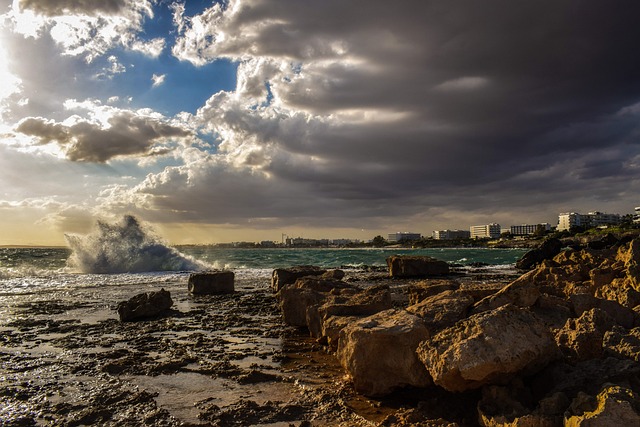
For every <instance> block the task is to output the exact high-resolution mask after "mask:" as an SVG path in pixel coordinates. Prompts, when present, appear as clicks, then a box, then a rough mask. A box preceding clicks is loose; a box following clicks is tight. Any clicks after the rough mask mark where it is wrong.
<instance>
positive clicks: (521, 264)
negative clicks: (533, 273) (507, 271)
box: [516, 238, 563, 270]
mask: <svg viewBox="0 0 640 427" xmlns="http://www.w3.org/2000/svg"><path fill="white" fill-rule="evenodd" d="M562 247H563V244H562V242H561V241H560V240H558V239H555V238H552V239H545V240H544V241H543V242H542V244H540V246H539V247H537V248H535V249H532V250H530V251H528V252H527V253H525V254H524V255H523V256H522V258H520V259H519V260H518V261H516V268H517V269H519V270H529V269H531V268H533V267H535V266H537V265H538V264H540V263H541V262H542V261H544V260H546V259H552V258H553V257H554V256H556V255H557V254H558V253H560V251H561V250H562Z"/></svg>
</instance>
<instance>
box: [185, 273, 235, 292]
mask: <svg viewBox="0 0 640 427" xmlns="http://www.w3.org/2000/svg"><path fill="white" fill-rule="evenodd" d="M234 279H235V274H234V273H233V271H206V272H202V273H192V274H191V275H190V276H189V283H188V286H189V292H191V293H192V294H198V295H219V294H232V293H233V292H234V290H235V289H234Z"/></svg>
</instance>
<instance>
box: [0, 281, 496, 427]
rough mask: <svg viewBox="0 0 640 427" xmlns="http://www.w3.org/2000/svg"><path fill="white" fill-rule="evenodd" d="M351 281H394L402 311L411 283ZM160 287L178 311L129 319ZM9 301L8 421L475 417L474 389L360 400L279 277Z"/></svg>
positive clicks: (5, 332)
mask: <svg viewBox="0 0 640 427" xmlns="http://www.w3.org/2000/svg"><path fill="white" fill-rule="evenodd" d="M348 279H349V280H353V281H356V283H360V284H363V285H365V286H366V285H367V284H368V283H380V282H385V283H387V282H388V283H389V284H391V286H392V289H393V290H394V298H395V300H396V303H397V304H398V305H399V306H401V305H403V304H404V303H405V301H406V294H405V292H404V291H405V289H406V286H407V285H408V284H409V283H410V282H409V281H397V280H395V281H394V280H390V279H388V278H387V277H386V274H384V273H362V274H359V275H357V276H353V277H350V278H348ZM476 280H486V278H483V277H482V274H478V275H477V279H476ZM495 280H497V279H495V278H494V281H495ZM502 281H504V280H502ZM160 287H164V288H165V289H167V290H168V291H170V292H171V296H172V298H173V301H174V305H173V307H172V311H171V312H170V313H169V314H168V315H167V316H164V317H162V318H158V319H152V320H145V321H139V322H120V321H119V320H118V316H117V313H116V311H115V308H116V306H117V303H118V302H120V301H123V300H126V299H128V298H130V297H132V296H133V295H135V294H137V293H140V292H147V291H150V290H159V289H160ZM0 303H1V304H2V308H1V309H0V316H1V317H0V319H1V320H0V377H1V378H2V384H1V385H0V397H1V399H0V421H1V423H0V424H2V425H5V426H31V425H51V426H53V425H55V426H79V425H105V426H116V425H117V426H140V425H154V426H196V425H198V426H248V425H255V426H290V425H293V426H356V427H357V426H370V425H380V423H382V422H383V421H384V420H385V419H387V421H386V424H385V425H392V424H389V422H391V421H392V420H393V419H394V418H393V416H394V414H402V413H403V411H406V410H410V409H411V408H415V407H418V406H421V408H422V409H423V410H428V411H431V412H432V415H433V417H434V418H445V419H447V420H449V421H455V422H458V423H460V424H462V425H474V424H475V417H474V415H473V413H466V412H465V410H461V409H460V408H461V407H463V406H465V405H464V401H465V400H466V399H469V400H470V401H472V400H473V396H465V395H464V394H462V395H460V396H458V397H457V398H456V399H459V401H451V396H450V395H447V396H445V395H442V396H438V393H437V391H435V390H430V391H423V390H404V391H400V392H398V393H395V394H393V395H391V396H388V397H386V398H385V399H383V400H374V399H368V398H365V397H362V396H359V395H357V394H356V393H355V392H354V391H353V390H352V388H351V386H350V384H349V382H348V379H347V378H346V377H345V375H344V372H343V371H342V369H341V368H340V366H339V365H338V363H337V360H336V359H335V357H334V356H333V355H330V354H327V353H326V352H325V350H324V347H322V346H320V345H318V344H317V343H316V342H315V341H314V340H312V339H310V338H309V337H308V335H307V333H306V332H305V331H300V330H297V329H295V328H291V327H288V326H285V325H284V324H283V323H282V321H281V316H280V313H279V310H278V308H277V304H276V300H275V298H274V296H273V294H272V293H271V292H270V290H269V282H268V279H267V278H264V279H261V280H258V281H257V280H256V279H246V278H245V279H243V278H236V292H235V293H234V294H232V295H221V296H192V295H189V294H188V293H187V286H186V280H185V281H184V282H176V283H163V284H162V286H160V285H158V286H157V287H154V286H150V285H144V286H135V285H123V286H118V287H112V288H110V289H108V292H105V290H104V289H98V288H85V289H76V290H73V291H65V292H55V293H51V294H48V295H44V294H31V295H13V296H0Z"/></svg>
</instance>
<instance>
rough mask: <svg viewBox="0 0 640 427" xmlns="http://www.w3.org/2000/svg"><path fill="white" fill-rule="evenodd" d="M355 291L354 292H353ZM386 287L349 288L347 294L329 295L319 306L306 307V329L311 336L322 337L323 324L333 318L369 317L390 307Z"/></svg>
mask: <svg viewBox="0 0 640 427" xmlns="http://www.w3.org/2000/svg"><path fill="white" fill-rule="evenodd" d="M354 291H355V292H354ZM392 305H393V303H392V301H391V292H390V290H389V286H388V285H378V286H372V287H369V288H365V289H362V290H360V289H356V288H349V289H348V292H342V293H339V294H337V295H335V294H329V295H327V297H326V298H325V300H324V303H323V304H321V305H309V306H308V307H307V327H308V328H309V332H310V333H311V336H314V337H322V334H323V330H324V327H323V323H324V321H325V320H326V319H328V318H330V317H333V316H349V317H351V316H370V315H372V314H375V313H378V312H380V311H384V310H388V309H390V308H391V307H392Z"/></svg>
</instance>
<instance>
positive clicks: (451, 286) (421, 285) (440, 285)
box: [408, 280, 460, 305]
mask: <svg viewBox="0 0 640 427" xmlns="http://www.w3.org/2000/svg"><path fill="white" fill-rule="evenodd" d="M459 287H460V283H458V282H456V281H455V280H423V281H421V282H418V283H416V284H413V285H409V288H408V291H409V305H414V304H417V303H419V302H420V301H422V300H425V299H427V298H429V297H432V296H434V295H438V294H439V293H440V292H444V291H455V290H456V289H458V288H459Z"/></svg>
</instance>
